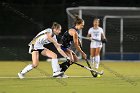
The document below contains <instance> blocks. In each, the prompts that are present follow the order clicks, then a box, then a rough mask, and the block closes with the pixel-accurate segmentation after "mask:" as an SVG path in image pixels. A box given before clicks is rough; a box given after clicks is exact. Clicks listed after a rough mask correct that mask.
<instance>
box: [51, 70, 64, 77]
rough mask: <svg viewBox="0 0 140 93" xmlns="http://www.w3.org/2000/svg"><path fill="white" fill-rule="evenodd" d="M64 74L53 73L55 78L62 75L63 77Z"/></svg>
mask: <svg viewBox="0 0 140 93" xmlns="http://www.w3.org/2000/svg"><path fill="white" fill-rule="evenodd" d="M63 74H64V73H63V72H60V71H59V72H55V73H53V77H57V76H61V75H63Z"/></svg>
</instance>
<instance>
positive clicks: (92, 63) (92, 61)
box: [90, 57, 95, 66]
mask: <svg viewBox="0 0 140 93" xmlns="http://www.w3.org/2000/svg"><path fill="white" fill-rule="evenodd" d="M90 60H91V65H93V66H94V62H95V57H91V58H90Z"/></svg>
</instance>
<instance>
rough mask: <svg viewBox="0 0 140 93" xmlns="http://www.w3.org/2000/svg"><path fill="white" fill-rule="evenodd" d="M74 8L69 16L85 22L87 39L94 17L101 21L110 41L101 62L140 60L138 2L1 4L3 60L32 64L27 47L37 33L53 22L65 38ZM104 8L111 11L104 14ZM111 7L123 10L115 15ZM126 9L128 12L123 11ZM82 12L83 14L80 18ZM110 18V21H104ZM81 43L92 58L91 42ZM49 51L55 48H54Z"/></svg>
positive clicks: (13, 0) (18, 0) (5, 0)
mask: <svg viewBox="0 0 140 93" xmlns="http://www.w3.org/2000/svg"><path fill="white" fill-rule="evenodd" d="M82 6H83V7H82ZM72 7H73V9H72V10H70V11H69V13H71V14H78V15H79V16H81V17H82V18H83V19H84V20H85V28H84V29H83V33H82V35H83V36H86V34H87V31H88V29H89V28H90V27H91V26H92V20H93V18H94V17H99V18H100V19H101V27H103V28H104V30H105V32H106V36H107V39H108V43H107V44H106V46H104V49H103V52H102V54H101V55H102V59H105V60H106V59H107V60H140V26H139V24H140V9H139V7H140V1H139V0H126V1H125V0H1V1H0V60H31V55H29V54H28V43H29V42H30V41H31V40H32V38H33V37H34V36H35V35H36V34H37V33H38V32H40V31H41V30H43V29H45V28H48V27H51V25H52V23H53V22H54V21H56V22H58V23H60V24H61V25H62V33H61V35H62V34H63V33H64V32H65V31H66V30H67V29H68V28H69V27H70V26H72V25H71V24H72V21H73V20H72V18H71V16H70V15H69V14H68V11H67V12H66V9H71V8H72ZM77 7H81V8H77ZM85 7H88V8H87V9H85ZM93 7H94V8H93ZM99 7H102V9H100V8H99ZM103 7H108V8H109V7H110V9H109V10H108V8H107V9H105V10H103V9H104V8H103ZM112 7H117V8H118V7H121V8H119V9H118V10H117V11H116V8H112ZM123 7H124V8H125V7H129V8H127V9H126V8H125V9H124V10H123ZM79 11H82V13H81V14H79ZM104 11H106V12H104ZM108 15H109V17H105V16H108ZM110 15H111V16H113V17H114V16H115V18H112V17H111V16H110ZM128 16H130V17H128ZM116 17H117V18H116ZM118 17H119V18H118ZM121 22H122V23H121ZM122 29H123V33H122ZM61 35H60V36H61ZM60 36H59V37H60ZM59 37H58V39H60V38H59ZM122 39H123V42H121V40H122ZM82 41H83V49H84V51H85V52H86V53H87V54H88V57H89V43H90V42H89V41H87V40H82ZM87 45H88V46H87ZM50 47H51V48H52V45H51V44H50ZM50 47H48V48H50ZM53 49H54V47H53ZM41 59H42V60H45V59H46V58H45V57H41Z"/></svg>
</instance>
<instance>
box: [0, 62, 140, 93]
mask: <svg viewBox="0 0 140 93" xmlns="http://www.w3.org/2000/svg"><path fill="white" fill-rule="evenodd" d="M29 63H30V62H18V61H15V62H13V61H12V62H10V61H8V62H7V61H3V62H0V93H140V62H104V61H102V65H101V66H100V70H101V69H102V70H104V72H105V73H104V75H103V76H102V77H100V78H92V77H91V74H90V72H89V71H87V70H86V69H83V68H81V67H79V66H77V65H75V64H73V65H72V66H71V67H70V68H69V70H68V71H67V72H66V74H67V75H69V76H77V77H70V78H65V79H56V78H51V77H50V76H51V75H52V70H51V65H50V63H48V62H40V65H39V67H38V69H34V70H33V71H31V72H29V73H28V74H27V75H26V77H27V78H25V79H22V80H20V79H18V78H17V73H18V72H19V71H20V70H21V69H22V68H24V66H26V65H27V64H29ZM82 64H84V65H86V63H84V62H82ZM78 76H79V77H78Z"/></svg>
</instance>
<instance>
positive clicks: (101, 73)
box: [85, 59, 104, 75]
mask: <svg viewBox="0 0 140 93" xmlns="http://www.w3.org/2000/svg"><path fill="white" fill-rule="evenodd" d="M85 61H86V63H87V65H88V67H89V68H90V69H92V68H91V66H90V64H89V61H88V59H85ZM92 71H93V72H95V73H98V74H100V75H103V73H104V72H103V70H102V71H101V72H98V71H97V70H93V69H92Z"/></svg>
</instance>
